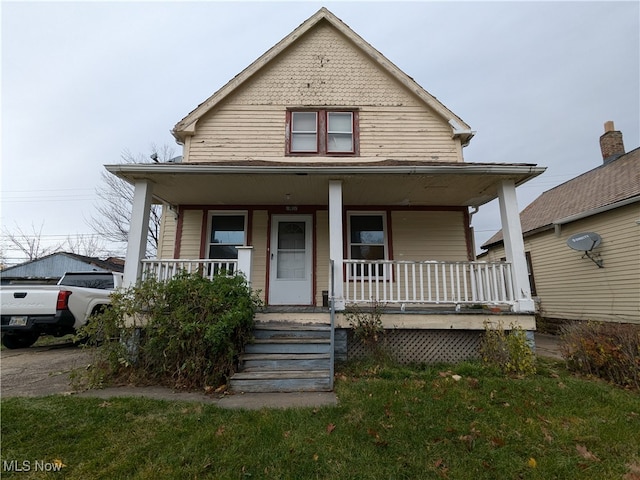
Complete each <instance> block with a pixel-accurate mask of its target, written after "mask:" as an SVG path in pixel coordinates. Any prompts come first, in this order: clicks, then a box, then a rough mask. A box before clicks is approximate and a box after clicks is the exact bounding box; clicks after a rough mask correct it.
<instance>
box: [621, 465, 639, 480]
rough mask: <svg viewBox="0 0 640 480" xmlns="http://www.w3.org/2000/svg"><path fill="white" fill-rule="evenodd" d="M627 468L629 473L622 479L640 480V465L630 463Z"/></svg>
mask: <svg viewBox="0 0 640 480" xmlns="http://www.w3.org/2000/svg"><path fill="white" fill-rule="evenodd" d="M627 468H628V469H629V472H628V473H626V474H625V475H624V476H623V477H622V480H640V464H638V463H628V464H627Z"/></svg>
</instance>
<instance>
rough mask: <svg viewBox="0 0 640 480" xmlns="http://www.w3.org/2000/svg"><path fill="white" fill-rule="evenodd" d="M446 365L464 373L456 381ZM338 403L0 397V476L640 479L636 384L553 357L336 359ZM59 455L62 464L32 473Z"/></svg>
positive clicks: (639, 415)
mask: <svg viewBox="0 0 640 480" xmlns="http://www.w3.org/2000/svg"><path fill="white" fill-rule="evenodd" d="M452 374H457V375H460V376H461V377H462V378H461V379H460V380H458V381H456V380H455V378H454V377H453V376H452ZM336 393H337V395H338V398H339V405H338V406H337V407H323V408H318V409H312V408H303V409H290V410H267V409H263V410H260V411H237V410H223V409H220V408H218V407H216V406H215V405H212V404H199V403H185V402H167V401H152V400H148V399H134V398H114V399H110V400H108V401H105V400H102V399H92V398H75V397H65V396H51V397H40V398H12V399H4V400H2V460H3V461H10V460H17V461H18V462H19V463H21V462H22V461H24V460H27V461H30V462H31V463H30V465H31V468H32V470H31V471H29V472H21V473H15V472H9V471H6V469H5V471H4V472H3V477H4V478H20V479H33V478H65V479H81V478H82V479H92V478H109V479H147V478H148V479H164V478H169V479H181V478H184V479H194V478H216V479H218V478H221V479H227V478H228V479H247V478H252V479H256V478H269V479H279V478H282V479H285V478H286V479H293V478H305V479H306V478H323V479H336V478H354V479H355V478H358V479H382V478H389V479H392V478H393V479H404V478H407V479H413V478H426V479H429V478H434V479H438V478H450V479H463V480H464V479H474V480H476V479H520V478H523V479H548V478H554V479H571V480H574V479H593V478H599V479H625V480H634V479H635V480H637V479H638V478H640V395H639V394H638V393H637V392H632V391H625V390H622V389H619V388H616V387H612V386H609V385H607V384H605V383H603V382H600V381H594V380H589V379H584V378H578V377H574V376H572V375H570V374H569V373H567V372H566V371H565V370H564V369H563V368H562V365H561V364H560V363H552V362H543V363H542V364H540V365H539V368H538V374H537V375H535V376H533V377H530V378H526V379H516V378H505V377H504V376H501V375H499V374H497V373H496V372H492V371H488V370H487V369H484V368H482V367H481V366H479V365H476V364H461V365H457V366H446V367H440V368H437V367H428V368H422V369H420V368H405V367H397V366H386V367H385V366H379V365H375V364H358V365H348V366H343V367H341V368H339V369H338V374H337V379H336ZM56 459H57V460H61V461H62V463H63V464H64V465H65V467H63V471H62V473H53V472H50V473H43V472H41V471H40V472H35V471H34V466H35V461H36V460H38V461H45V462H53V461H54V460H56Z"/></svg>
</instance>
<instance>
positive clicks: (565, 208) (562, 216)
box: [482, 148, 640, 248]
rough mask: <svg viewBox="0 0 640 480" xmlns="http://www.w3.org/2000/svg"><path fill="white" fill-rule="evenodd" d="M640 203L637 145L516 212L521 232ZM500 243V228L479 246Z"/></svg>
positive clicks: (638, 152)
mask: <svg viewBox="0 0 640 480" xmlns="http://www.w3.org/2000/svg"><path fill="white" fill-rule="evenodd" d="M633 202H640V148H636V149H635V150H633V151H631V152H629V153H626V154H624V155H621V156H620V157H618V158H616V159H615V160H611V161H609V162H606V163H604V164H603V165H600V166H599V167H596V168H594V169H593V170H589V171H588V172H586V173H583V174H582V175H580V176H578V177H575V178H573V179H571V180H569V181H568V182H565V183H563V184H561V185H558V186H557V187H555V188H552V189H551V190H548V191H546V192H544V193H543V194H542V195H540V196H539V197H538V198H537V199H535V200H534V201H533V202H532V203H531V204H530V205H529V206H527V208H525V209H524V210H523V211H522V212H521V213H520V222H521V224H522V233H523V235H525V236H526V235H527V234H533V233H537V232H539V231H543V230H546V229H550V228H553V226H554V225H558V224H564V223H568V222H570V221H573V220H577V219H579V218H584V217H587V216H590V215H595V214H596V213H600V212H602V211H606V210H607V209H611V208H615V207H617V206H623V205H627V204H630V203H633ZM500 242H502V230H501V231H499V232H498V233H496V234H495V235H494V236H493V237H491V238H490V239H489V240H487V241H486V242H485V243H484V244H483V245H482V248H489V247H490V246H492V245H494V244H496V243H500Z"/></svg>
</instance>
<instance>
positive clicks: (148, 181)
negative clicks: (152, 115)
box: [107, 161, 544, 313]
mask: <svg viewBox="0 0 640 480" xmlns="http://www.w3.org/2000/svg"><path fill="white" fill-rule="evenodd" d="M256 164H257V165H256ZM107 169H108V170H109V171H110V172H112V173H114V174H115V175H117V176H119V177H121V178H123V179H125V180H127V181H128V182H130V183H131V184H133V185H134V187H135V194H134V204H133V213H132V219H131V227H130V234H129V243H128V248H127V258H126V267H125V283H126V284H133V283H135V282H136V281H137V280H138V279H140V278H142V277H143V276H154V277H156V278H158V279H167V278H170V277H171V276H172V275H175V274H176V273H177V272H178V271H181V270H185V271H192V272H194V271H198V272H201V273H202V274H204V275H213V274H214V273H216V272H219V271H226V272H229V273H236V272H241V273H243V274H244V275H245V276H246V277H247V279H248V280H249V281H250V282H252V283H256V280H260V281H261V282H262V283H261V285H263V284H264V283H265V281H264V280H263V278H262V275H265V272H264V269H263V270H262V271H260V272H259V273H257V269H256V264H262V265H264V263H265V258H264V256H265V252H266V263H267V264H268V263H269V261H270V260H271V261H273V259H274V252H275V249H274V248H272V247H270V246H269V240H268V239H267V241H266V242H267V243H266V251H264V252H256V251H255V250H254V248H253V247H254V244H255V243H256V239H253V241H250V242H247V244H245V245H242V246H239V247H238V248H237V258H232V259H229V258H224V259H223V258H204V256H203V255H199V256H198V257H199V258H196V257H190V258H176V257H173V258H158V259H144V251H145V248H144V247H145V244H146V230H147V225H148V221H149V208H150V205H151V203H152V202H154V203H162V204H163V205H164V206H165V208H168V209H170V210H171V211H173V212H175V214H176V215H177V216H180V215H183V214H184V208H185V206H192V205H203V206H208V208H217V207H226V206H229V205H232V206H236V207H237V208H241V207H242V206H244V205H248V206H253V207H252V208H262V207H263V206H264V208H265V209H268V210H271V211H277V212H278V213H281V214H286V216H287V217H290V216H295V215H296V214H300V213H305V212H309V211H314V210H313V209H314V208H316V209H318V208H321V209H324V210H325V211H326V217H327V221H328V224H327V230H328V241H327V245H326V248H325V247H324V246H323V247H322V248H319V247H317V246H316V244H315V243H314V244H313V246H312V248H311V251H312V252H313V259H314V262H316V264H315V265H316V266H313V267H312V270H313V272H312V275H315V276H319V278H320V281H318V282H317V283H318V284H322V282H323V281H322V277H323V276H324V275H328V271H329V268H328V265H329V264H330V263H332V264H333V265H334V269H333V274H332V275H329V276H330V278H327V279H326V281H324V283H323V286H322V287H319V288H320V289H321V290H322V293H323V294H324V295H323V296H322V298H323V299H324V298H327V299H328V297H331V299H332V302H331V303H332V305H333V306H334V307H335V309H336V310H337V311H343V310H344V309H345V307H346V306H348V305H355V304H367V303H371V302H378V303H383V304H385V305H389V306H391V307H397V308H399V309H402V311H405V310H406V309H412V308H424V307H429V306H433V307H442V308H450V309H453V310H454V311H456V310H458V311H459V310H460V309H467V308H484V309H485V310H488V311H505V310H508V311H511V312H514V313H518V312H522V313H525V312H526V313H532V312H533V311H534V304H533V301H532V299H531V293H530V289H529V285H528V276H527V266H526V260H525V255H524V244H523V241H522V235H521V230H520V221H519V213H518V212H519V209H518V205H517V200H516V192H515V189H516V187H517V186H518V185H520V184H522V183H524V182H526V181H527V180H529V179H531V178H534V177H535V176H537V175H539V174H540V173H542V172H543V171H544V169H543V168H539V167H535V166H534V165H519V164H467V163H454V164H438V163H435V162H430V163H429V162H422V163H421V162H398V161H396V162H389V161H383V162H380V161H368V162H362V163H359V164H349V165H340V164H336V163H331V164H325V163H315V164H293V163H285V162H262V163H261V162H253V164H251V165H249V164H248V163H243V162H240V163H239V164H226V163H225V164H222V163H220V164H128V165H108V166H107ZM496 197H497V198H499V201H500V216H501V223H502V229H503V232H504V236H505V246H506V261H505V262H492V263H487V262H477V261H475V258H474V256H473V249H472V248H468V254H467V255H465V257H466V258H464V259H459V258H456V259H451V260H442V259H435V258H437V256H436V257H431V258H430V256H429V252H428V251H425V252H424V256H423V257H421V258H413V259H411V260H400V259H395V258H394V250H393V248H391V247H390V246H389V249H388V254H387V255H386V258H384V259H376V260H362V259H351V258H349V249H348V246H347V245H348V242H349V239H348V235H349V234H348V232H347V230H346V225H345V223H346V218H347V217H346V211H347V210H349V209H376V208H381V207H380V206H384V207H385V208H388V209H389V210H393V209H405V210H410V209H413V208H439V207H441V208H458V209H459V210H460V211H464V212H467V209H468V208H478V207H479V206H481V205H482V204H484V203H487V202H489V201H491V200H493V199H494V198H496ZM256 206H258V207H256ZM274 209H275V210H274ZM279 216H280V217H283V216H284V215H279ZM311 217H312V222H313V227H312V228H313V229H314V234H315V230H316V228H317V226H316V217H317V216H310V218H311ZM467 217H468V213H467ZM272 218H275V216H274V215H272ZM389 218H390V217H389ZM468 236H470V234H469V235H468ZM467 241H469V240H468V239H467ZM471 243H472V241H471ZM322 265H324V266H322ZM318 266H322V268H319V267H318ZM257 276H260V277H261V278H259V279H258V278H257ZM266 276H267V279H266V283H267V284H269V280H270V279H269V271H268V269H267V273H266ZM271 282H272V283H273V278H272V279H271ZM314 285H315V284H314ZM314 288H316V287H315V286H314ZM330 292H333V295H331V293H330ZM267 296H268V293H267ZM318 297H320V292H318V295H317V296H314V298H318ZM323 303H325V304H327V303H328V302H323ZM267 304H271V302H269V298H268V297H267ZM304 305H307V303H306V302H305V303H304ZM310 305H316V306H318V307H319V306H320V304H319V302H317V301H316V300H314V301H313V302H311V303H310Z"/></svg>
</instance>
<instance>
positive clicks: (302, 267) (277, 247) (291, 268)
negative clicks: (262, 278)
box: [269, 215, 313, 305]
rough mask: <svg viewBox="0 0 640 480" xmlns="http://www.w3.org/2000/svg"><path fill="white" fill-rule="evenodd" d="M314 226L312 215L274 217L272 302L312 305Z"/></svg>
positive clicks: (271, 269)
mask: <svg viewBox="0 0 640 480" xmlns="http://www.w3.org/2000/svg"><path fill="white" fill-rule="evenodd" d="M311 228H312V221H311V216H310V215H274V216H273V217H271V252H270V255H269V258H270V267H269V268H270V270H269V305H311V303H312V298H311V297H312V292H313V289H312V281H313V272H312V264H313V262H312V258H313V253H312V251H313V246H312V243H311V242H312V237H313V235H312V233H313V232H312V231H311Z"/></svg>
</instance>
